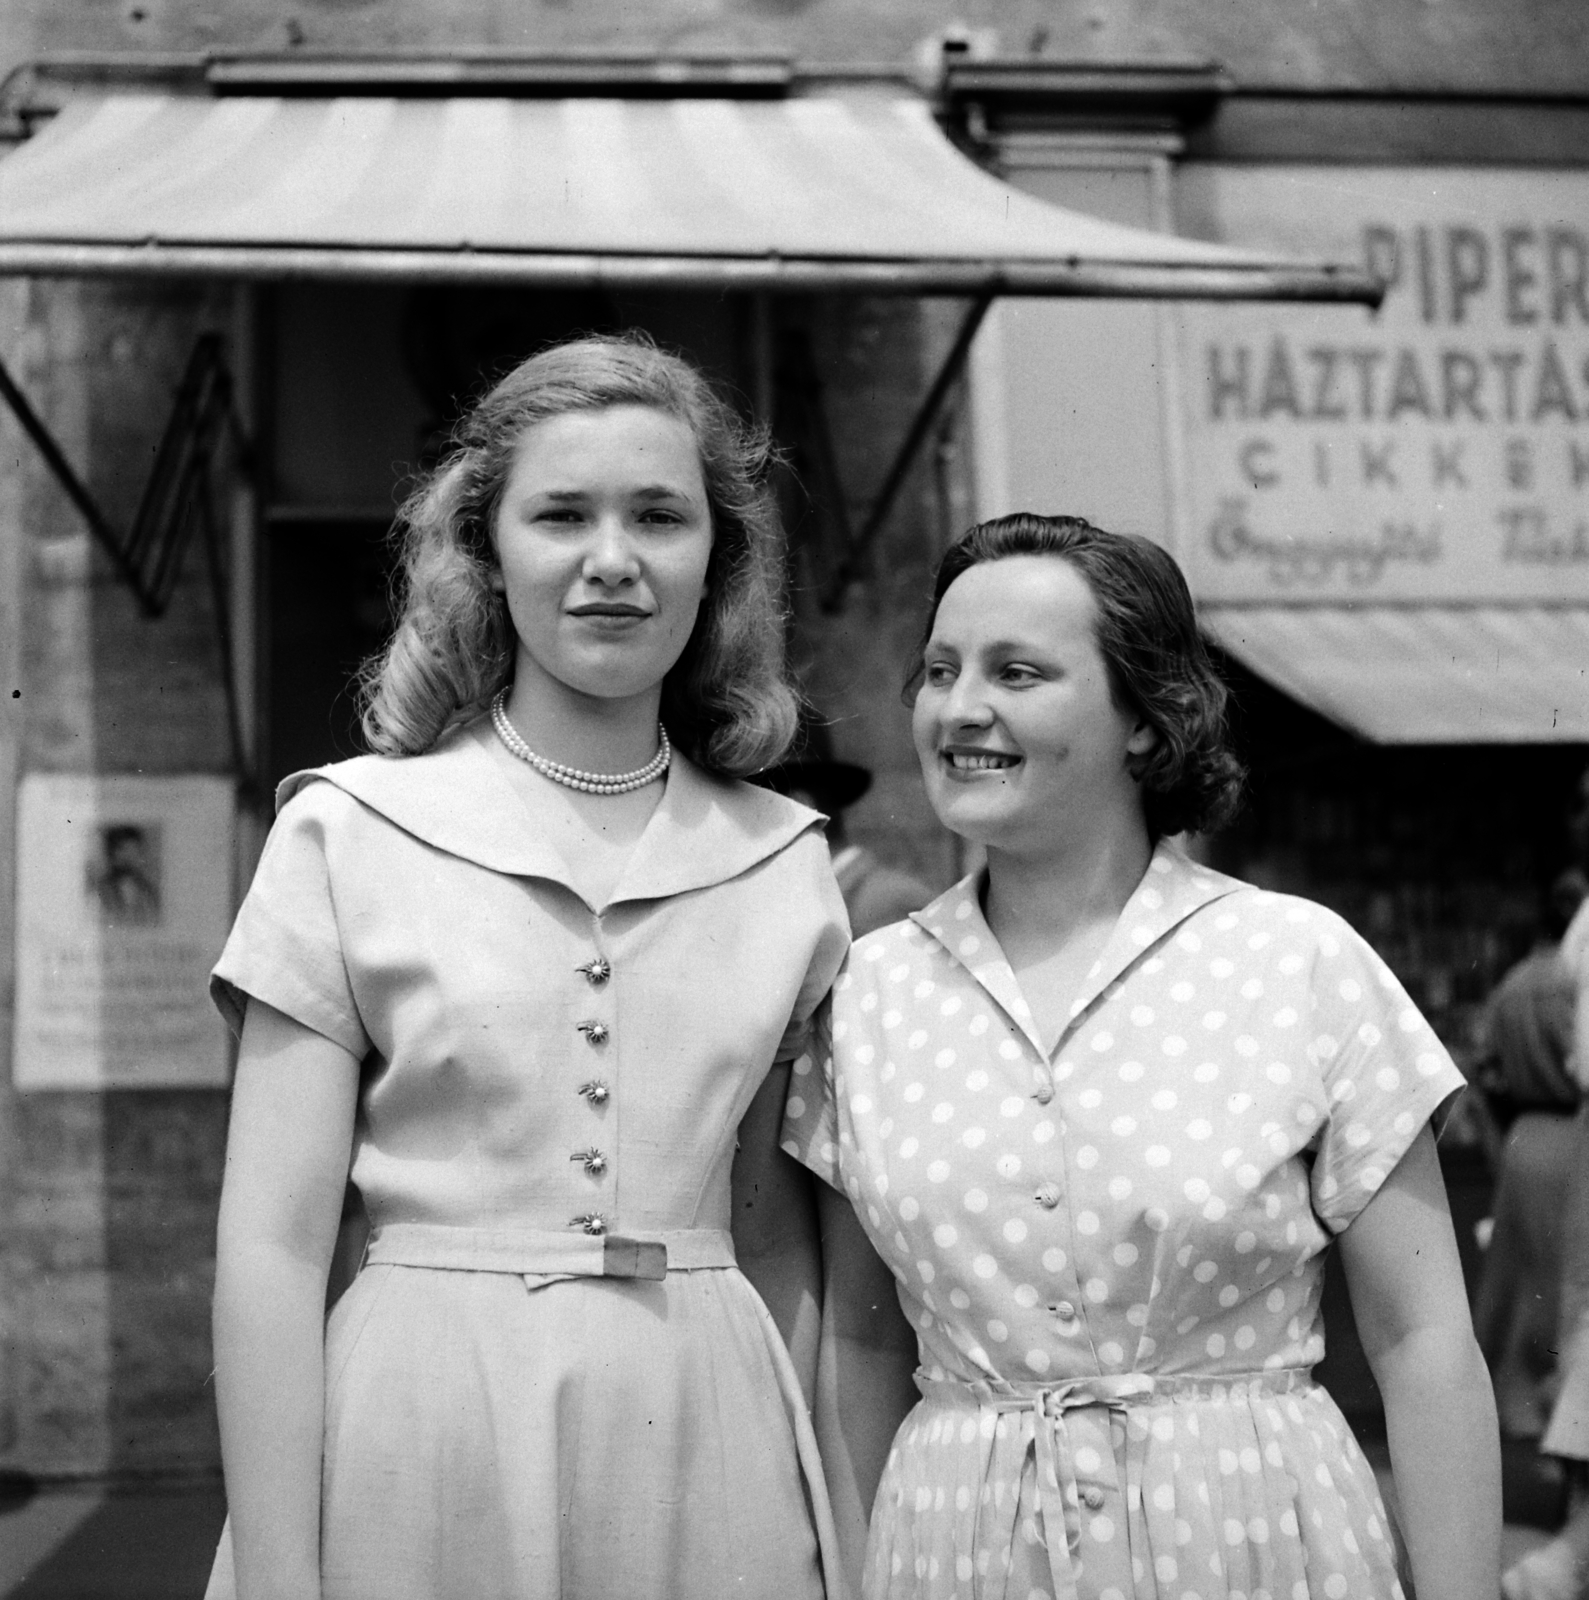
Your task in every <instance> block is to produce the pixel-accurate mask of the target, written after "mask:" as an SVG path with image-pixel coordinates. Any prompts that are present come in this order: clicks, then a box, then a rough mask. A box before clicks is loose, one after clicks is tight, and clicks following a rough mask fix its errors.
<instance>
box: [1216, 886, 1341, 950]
mask: <svg viewBox="0 0 1589 1600" xmlns="http://www.w3.org/2000/svg"><path fill="white" fill-rule="evenodd" d="M1200 871H1201V872H1202V874H1203V876H1205V877H1206V878H1208V879H1210V880H1212V881H1213V882H1214V883H1215V884H1217V886H1218V888H1219V889H1220V891H1221V892H1220V893H1219V894H1218V895H1216V896H1213V897H1211V898H1209V899H1208V900H1207V901H1206V902H1205V903H1204V904H1203V905H1201V906H1199V907H1198V908H1197V910H1196V911H1195V912H1194V913H1193V917H1194V918H1195V919H1197V920H1200V921H1203V922H1207V923H1212V924H1213V925H1214V926H1215V927H1218V928H1221V929H1222V931H1234V930H1235V929H1236V928H1237V927H1238V926H1240V927H1241V928H1243V929H1246V930H1248V931H1249V937H1252V936H1255V935H1260V934H1261V935H1264V939H1263V944H1268V943H1270V942H1273V941H1276V940H1280V941H1284V942H1286V943H1289V944H1295V945H1309V944H1317V943H1319V942H1321V941H1323V942H1324V943H1326V944H1330V943H1333V944H1340V943H1342V942H1343V941H1349V942H1351V943H1354V944H1356V943H1360V942H1361V936H1360V935H1359V934H1358V933H1357V931H1356V930H1355V929H1354V928H1353V927H1352V925H1351V923H1349V922H1348V921H1347V920H1346V918H1345V917H1343V916H1342V915H1341V914H1340V912H1338V911H1334V910H1332V909H1331V908H1330V907H1329V906H1327V905H1324V904H1322V903H1321V902H1319V901H1317V900H1309V899H1307V898H1306V897H1305V896H1303V895H1299V894H1291V893H1289V892H1288V891H1285V890H1280V889H1271V888H1268V887H1267V886H1265V885H1263V884H1257V883H1249V882H1248V881H1247V880H1245V879H1243V878H1236V877H1232V876H1231V875H1230V874H1229V873H1222V872H1215V871H1213V870H1212V869H1210V868H1202V869H1200ZM1263 944H1259V945H1255V946H1254V947H1253V948H1254V949H1255V950H1256V949H1262V948H1263Z"/></svg>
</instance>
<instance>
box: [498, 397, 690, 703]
mask: <svg viewBox="0 0 1589 1600" xmlns="http://www.w3.org/2000/svg"><path fill="white" fill-rule="evenodd" d="M711 550H712V517H711V509H710V506H709V504H708V502H707V498H706V483H705V480H704V478H703V477H702V474H701V460H700V451H699V449H698V448H697V446H696V442H695V436H694V434H693V433H692V432H691V430H690V428H689V427H688V425H687V424H685V423H683V422H681V421H680V420H679V419H678V418H677V417H674V416H670V415H669V414H668V413H667V412H665V411H657V410H654V409H652V408H651V407H649V406H638V405H624V406H610V407H607V408H605V409H603V410H600V411H570V412H565V413H564V414H563V415H562V416H557V417H550V418H548V419H547V420H546V421H544V422H537V423H535V424H534V425H533V426H531V427H530V428H528V429H527V430H526V431H525V433H524V436H523V438H522V439H520V441H519V445H518V450H517V452H516V453H515V455H514V458H513V465H512V467H511V469H510V470H509V473H508V477H507V481H506V483H505V484H504V485H503V489H502V499H501V503H500V505H499V507H498V510H497V519H496V551H497V560H498V562H499V563H500V567H501V575H500V578H499V579H498V585H499V587H500V588H501V590H502V591H503V593H504V594H505V595H506V598H507V605H508V613H509V615H510V616H511V617H512V619H513V631H514V633H515V634H517V636H518V652H517V664H516V672H517V678H516V686H517V688H518V689H519V690H521V691H522V690H526V689H528V690H530V691H532V692H533V691H535V690H536V688H537V687H539V688H541V689H554V688H555V689H556V690H557V691H566V690H572V691H573V692H574V693H575V694H577V695H587V696H591V697H594V698H597V699H602V700H613V699H621V698H625V697H628V696H632V695H637V694H646V693H650V692H654V691H656V690H657V689H659V688H660V685H661V683H662V679H663V677H664V676H665V675H666V674H667V672H668V671H669V670H670V669H671V668H672V666H673V664H674V663H675V662H676V661H677V660H678V659H679V656H680V654H681V653H682V652H683V650H684V646H685V645H686V644H687V643H688V641H689V637H690V633H691V630H692V629H693V628H694V626H695V618H696V613H697V612H698V611H699V609H700V605H701V599H702V596H703V595H704V594H705V592H706V564H707V560H708V558H709V557H710V555H711Z"/></svg>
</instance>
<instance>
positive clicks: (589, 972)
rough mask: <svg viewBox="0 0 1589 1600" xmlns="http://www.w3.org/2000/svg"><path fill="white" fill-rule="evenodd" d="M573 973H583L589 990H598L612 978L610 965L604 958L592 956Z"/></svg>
mask: <svg viewBox="0 0 1589 1600" xmlns="http://www.w3.org/2000/svg"><path fill="white" fill-rule="evenodd" d="M574 971H575V972H583V973H584V974H585V979H586V981H587V982H588V983H589V984H590V986H591V988H592V989H599V988H600V987H601V986H602V985H603V984H604V983H605V982H606V981H607V980H608V979H609V978H610V977H611V976H612V963H611V962H610V961H609V960H608V959H607V958H606V956H592V957H591V958H590V960H589V961H586V962H585V963H583V964H582V965H581V966H577V967H575V968H574Z"/></svg>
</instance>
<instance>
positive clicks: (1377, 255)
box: [1177, 165, 1589, 603]
mask: <svg viewBox="0 0 1589 1600" xmlns="http://www.w3.org/2000/svg"><path fill="white" fill-rule="evenodd" d="M1177 204H1178V207H1179V209H1180V210H1181V214H1182V224H1183V226H1184V227H1186V228H1188V229H1189V230H1190V231H1192V232H1195V233H1200V234H1207V235H1211V236H1215V237H1220V238H1223V239H1227V240H1229V241H1231V242H1233V243H1241V244H1250V245H1263V246H1273V247H1278V248H1282V249H1288V250H1292V251H1295V252H1298V253H1302V254H1311V255H1325V256H1333V257H1335V258H1336V259H1342V260H1362V261H1366V262H1367V264H1368V265H1369V266H1370V267H1372V268H1374V269H1375V270H1377V271H1379V272H1380V273H1382V274H1383V275H1384V276H1385V277H1386V278H1387V279H1388V280H1389V283H1390V290H1389V293H1388V294H1387V296H1386V299H1385V303H1384V305H1383V307H1382V308H1381V309H1380V310H1379V311H1378V312H1377V313H1370V312H1367V311H1363V310H1359V309H1353V308H1348V307H1328V306H1324V307H1288V306H1283V305H1247V306H1229V307H1225V306H1212V305H1208V306H1201V305H1200V306H1192V307H1188V308H1186V309H1184V310H1182V311H1180V312H1179V313H1178V317H1179V322H1180V326H1181V331H1182V340H1183V343H1182V351H1181V362H1180V388H1181V402H1180V405H1179V407H1178V411H1179V416H1180V419H1181V427H1182V449H1181V452H1180V454H1181V456H1182V460H1183V471H1182V478H1183V483H1184V488H1183V492H1182V496H1181V505H1180V511H1181V519H1180V520H1181V541H1180V549H1181V551H1182V553H1183V555H1184V557H1185V559H1186V562H1187V565H1188V567H1189V568H1190V575H1191V577H1192V580H1193V584H1194V587H1195V589H1196V591H1197V592H1198V594H1199V595H1200V596H1201V597H1203V598H1206V599H1217V600H1228V601H1230V600H1233V601H1240V600H1263V601H1275V600H1283V601H1296V600H1309V599H1319V600H1328V601H1331V602H1339V601H1340V600H1343V599H1362V600H1382V601H1384V600H1388V601H1427V600H1436V601H1448V602H1450V601H1456V602H1461V601H1475V602H1486V603H1493V602H1496V601H1506V600H1511V601H1517V602H1523V603H1528V602H1533V603H1538V602H1559V601H1583V600H1589V227H1586V225H1585V221H1584V219H1585V218H1586V217H1589V174H1584V173H1579V172H1568V171H1559V172H1551V171H1539V170H1515V169H1512V170H1508V169H1488V170H1473V169H1462V170H1459V169H1446V168H1429V167H1420V168H1364V167H1350V168H1325V167H1246V168H1239V167H1227V166H1215V165H1208V166H1188V167H1187V168H1186V169H1184V171H1183V172H1182V173H1181V174H1179V175H1178V188H1177Z"/></svg>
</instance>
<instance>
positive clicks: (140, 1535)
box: [0, 1483, 226, 1600]
mask: <svg viewBox="0 0 1589 1600" xmlns="http://www.w3.org/2000/svg"><path fill="white" fill-rule="evenodd" d="M225 1517H226V1501H225V1498H224V1496H223V1495H222V1492H221V1486H220V1484H219V1483H203V1484H197V1485H186V1486H180V1487H177V1486H172V1487H164V1486H160V1487H155V1486H150V1487H139V1488H133V1487H129V1486H124V1485H120V1486H116V1487H114V1488H111V1487H107V1486H106V1485H103V1484H101V1485H91V1484H71V1485H60V1484H51V1485H48V1486H46V1487H41V1488H40V1489H39V1490H38V1492H37V1493H35V1494H33V1495H32V1496H31V1497H29V1498H26V1499H22V1498H20V1497H18V1496H15V1495H13V1496H9V1497H7V1496H5V1495H3V1494H0V1600H200V1597H201V1596H202V1595H203V1593H204V1584H205V1581H206V1579H207V1578H208V1577H209V1574H210V1562H211V1560H212V1559H213V1557H214V1555H215V1541H216V1539H217V1538H218V1537H219V1536H220V1531H221V1523H222V1522H223V1521H224V1520H225Z"/></svg>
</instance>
